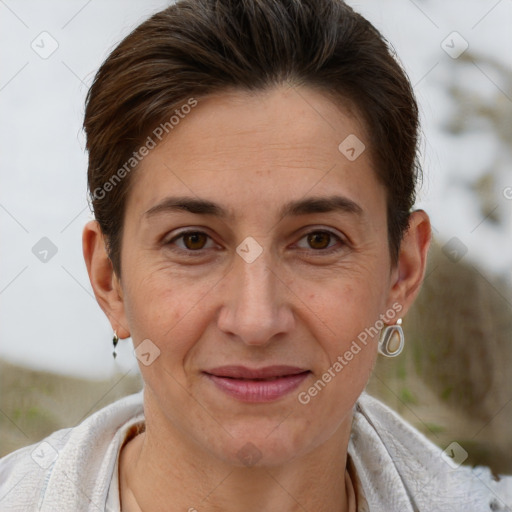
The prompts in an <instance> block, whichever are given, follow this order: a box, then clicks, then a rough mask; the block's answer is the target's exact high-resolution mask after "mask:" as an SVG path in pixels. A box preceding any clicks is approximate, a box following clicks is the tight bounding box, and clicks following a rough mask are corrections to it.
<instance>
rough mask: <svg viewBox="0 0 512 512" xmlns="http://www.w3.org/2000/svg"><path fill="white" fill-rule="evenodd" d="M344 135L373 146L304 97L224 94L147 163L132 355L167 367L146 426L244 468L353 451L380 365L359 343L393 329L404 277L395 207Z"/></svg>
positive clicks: (127, 233)
mask: <svg viewBox="0 0 512 512" xmlns="http://www.w3.org/2000/svg"><path fill="white" fill-rule="evenodd" d="M349 135H355V136H357V138H358V139H360V140H361V141H363V143H364V141H365V140H367V136H366V133H365V129H364V126H363V125H362V124H361V122H360V121H359V120H358V118H357V116H356V115H355V114H354V115H353V114H351V113H350V112H349V111H348V110H345V109H343V110H342V109H340V108H339V107H337V106H336V105H335V104H333V103H332V102H331V101H330V100H329V99H327V98H326V97H325V96H324V95H322V94H321V93H319V92H316V91H313V90H311V89H307V88H298V89H293V88H286V87H279V88H275V89H273V90H269V91H266V92H259V93H257V94H249V93H246V92H230V93H227V92H226V93H223V94H218V95H215V96H211V97H208V98H205V99H202V100H200V101H199V103H198V105H197V107H195V108H194V109H193V110H192V112H190V114H188V115H187V116H186V117H184V118H183V119H182V120H180V123H179V124H178V125H177V126H175V128H174V129H173V131H172V132H171V134H170V136H168V137H167V138H166V139H164V140H163V141H162V143H160V144H159V145H158V146H157V147H156V148H155V149H153V150H152V151H151V152H150V153H149V155H148V156H147V157H146V158H145V159H144V160H143V161H142V162H141V164H140V166H139V168H138V169H137V171H136V172H135V173H134V175H133V176H132V178H133V182H132V186H131V188H130V193H129V196H128V199H127V204H126V216H125V219H124V226H125V227H124V233H123V241H122V247H121V267H122V276H121V279H120V284H119V286H120V295H121V296H122V312H121V314H122V321H123V322H124V324H125V325H127V326H129V329H130V334H131V336H132V338H133V341H134V344H135V346H138V345H139V344H140V343H141V342H142V341H143V340H150V342H151V345H148V347H150V348H151V350H150V352H152V351H153V350H155V348H154V347H155V346H156V347H157V348H158V349H159V351H160V355H159V356H158V357H157V358H156V359H155V360H154V361H153V362H152V363H151V364H149V365H147V366H146V365H145V364H142V363H140V370H141V372H142V375H143V378H144V381H145V385H146V395H145V400H146V415H147V421H148V425H151V424H152V425H153V426H154V428H155V429H161V430H162V431H163V430H165V431H166V432H168V433H171V435H173V436H176V437H179V438H180V440H181V442H182V443H184V444H187V443H190V445H191V446H195V447H196V448H197V447H199V449H201V450H204V451H205V452H207V453H209V454H210V455H212V456H214V457H217V458H219V459H223V460H224V461H227V462H230V463H234V464H240V463H241V462H243V461H242V458H243V457H244V456H245V455H244V454H246V452H247V451H249V452H250V451H251V450H252V451H254V452H255V453H257V455H254V454H253V458H260V457H261V461H262V462H264V463H266V464H270V465H272V464H279V463H282V462H284V461H286V460H289V459H291V458H293V457H297V456H306V455H307V454H308V453H312V452H313V451H314V450H315V449H316V448H319V447H320V446H322V445H325V444H326V443H328V442H330V440H331V439H336V438H337V436H339V435H341V434H340V433H341V432H345V433H346V431H347V428H349V427H347V426H348V425H349V422H350V419H351V409H352V406H353V404H354V402H355V401H356V399H357V397H358V396H359V395H360V393H361V391H362V390H363V388H364V386H365V385H366V382H367V380H368V378H369V375H370V372H371V369H372V367H373V364H374V361H375V357H376V350H377V347H376V343H377V338H376V337H375V338H373V339H372V338H371V337H367V343H366V345H365V344H363V343H361V341H359V343H358V344H357V345H358V346H359V348H360V350H359V351H357V350H356V349H355V348H354V344H353V342H354V341H357V340H358V337H359V340H361V339H362V338H363V337H364V335H362V334H361V333H363V332H365V329H367V328H370V327H372V326H375V325H376V323H377V326H378V327H382V320H380V321H379V319H382V318H383V317H382V316H381V315H385V314H386V312H388V313H389V310H390V309H392V307H393V303H394V301H396V297H395V295H394V289H395V287H394V284H395V281H396V280H397V277H398V273H397V270H396V269H394V268H392V266H391V261H390V255H389V245H388V239H387V220H386V199H385V189H384V187H383V186H382V185H381V183H380V182H379V181H378V179H377V177H376V173H375V169H374V164H373V163H372V159H371V155H370V150H369V148H368V146H367V149H366V150H365V151H363V153H362V154H361V155H360V156H359V157H358V158H356V159H355V160H354V159H353V158H351V159H349V158H347V156H345V154H343V153H342V152H341V151H340V150H339V149H338V146H339V145H340V143H341V142H342V141H344V140H345V139H346V138H347V137H348V136H349ZM348 155H349V156H352V154H351V153H350V152H349V153H348ZM391 318H392V317H391ZM388 323H394V322H388ZM374 331H375V329H374V330H373V331H372V332H374ZM366 332H367V331H366ZM146 343H148V342H146ZM351 347H352V348H351ZM347 351H348V352H351V353H352V357H350V356H348V355H347ZM340 358H341V359H342V360H343V361H344V363H341V360H340ZM336 361H338V363H339V365H341V367H342V368H341V369H340V366H339V365H338V366H337V365H335V362H336ZM283 367H286V368H283ZM329 369H330V371H329ZM251 370H252V371H253V373H251ZM256 370H262V372H260V373H258V372H256ZM326 373H328V374H329V375H330V377H331V378H330V379H329V377H328V376H327V377H326ZM263 378H266V380H262V379H263ZM319 380H320V381H323V383H324V385H323V386H322V385H321V384H318V383H317V385H316V393H315V391H311V389H312V388H314V387H315V382H317V381H319ZM326 381H327V382H326ZM308 397H309V399H308ZM248 443H250V444H248ZM244 450H245V451H244ZM249 456H251V455H249Z"/></svg>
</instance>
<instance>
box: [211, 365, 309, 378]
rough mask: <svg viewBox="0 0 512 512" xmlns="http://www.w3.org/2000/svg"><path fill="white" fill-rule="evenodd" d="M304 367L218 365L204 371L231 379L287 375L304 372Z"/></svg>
mask: <svg viewBox="0 0 512 512" xmlns="http://www.w3.org/2000/svg"><path fill="white" fill-rule="evenodd" d="M306 371H308V370H306V369H304V368H298V367H296V366H284V365H280V366H266V367H265V368H255V369H251V368H247V367H245V366H220V367H218V368H213V369H212V370H208V371H207V372H206V373H209V374H210V375H215V376H216V377H228V378H232V379H251V380H255V379H275V378H278V377H287V376H289V375H297V374H299V373H303V372H306Z"/></svg>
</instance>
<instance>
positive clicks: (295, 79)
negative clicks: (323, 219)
mask: <svg viewBox="0 0 512 512" xmlns="http://www.w3.org/2000/svg"><path fill="white" fill-rule="evenodd" d="M286 82H288V83H290V84H293V85H305V86H310V87H313V88H315V89H317V90H320V91H323V92H324V93H325V94H326V95H328V96H329V97H331V98H333V99H336V98H338V99H339V100H340V101H347V100H348V101H349V102H350V103H351V104H353V105H355V107H356V109H357V111H358V112H360V113H361V114H362V116H363V118H364V120H365V123H366V127H367V131H368V133H369V137H370V141H369V142H370V147H371V151H372V155H374V159H375V162H376V173H377V175H378V177H379V179H380V180H381V182H382V183H383V184H384V186H385V188H386V191H387V222H388V238H389V246H390V253H391V259H392V261H393V263H396V261H397V258H398V252H399V248H400V243H401V240H402V237H403V234H404V232H405V230H406V229H407V226H408V219H409V214H410V211H411V208H412V207H413V205H414V201H415V188H416V183H417V180H418V177H419V174H420V169H419V166H418V165H417V144H418V108H417V104H416V100H415V98H414V94H413V91H412V87H411V85H410V83H409V80H408V78H407V76H406V74H405V73H404V71H403V70H402V68H401V66H400V65H399V63H398V62H397V60H395V58H394V52H393V51H392V50H391V48H390V46H389V45H388V44H387V42H386V40H385V39H384V38H383V37H382V35H381V34H380V33H379V32H378V31H377V30H376V29H375V28H374V27H373V25H371V23H370V22H368V21H367V20H366V19H365V18H363V17H362V16H361V15H359V14H357V13H356V12H354V11H353V10H352V8H350V7H349V6H347V5H346V4H345V3H344V2H343V1H341V0H180V1H178V2H177V3H175V4H173V5H171V6H169V7H168V8H166V9H164V10H163V11H161V12H158V13H157V14H155V15H153V16H152V17H150V18H149V19H148V20H147V21H145V22H143V23H142V24H141V25H139V26H138V27H137V28H136V29H135V30H133V32H131V33H130V34H129V35H128V36H127V37H126V38H125V39H123V41H121V43H120V44H119V45H118V46H117V47H116V48H115V49H114V50H113V51H112V53H111V54H110V55H109V57H108V58H107V59H106V60H105V62H104V63H103V65H102V66H101V67H100V69H99V71H98V73H97V74H96V77H95V79H94V82H93V84H92V86H91V88H90V90H89V92H88V95H87V100H86V111H85V120H84V128H85V132H86V136H87V150H88V152H89V167H88V188H89V194H90V201H91V204H92V209H93V212H94V215H95V218H96V219H97V221H98V222H99V224H100V226H101V230H102V232H103V234H104V235H105V237H106V240H107V250H108V254H109V257H110V259H111V261H112V264H113V268H114V270H115V271H116V273H117V274H118V275H120V272H121V261H120V260H121V258H120V246H121V238H122V232H123V219H124V210H125V203H126V197H127V191H128V190H129V186H130V182H131V179H130V178H131V173H129V172H128V171H129V170H130V169H129V168H127V167H126V162H128V161H130V162H131V163H133V164H136V161H135V160H133V159H134V155H135V152H136V151H137V149H138V148H140V147H141V146H142V145H143V143H144V141H145V140H146V138H147V137H148V135H149V134H150V133H151V131H152V130H154V129H155V127H156V126H158V125H160V124H162V123H164V122H166V121H167V120H169V119H170V117H171V116H172V114H173V112H175V111H176V109H179V108H181V107H182V105H184V104H187V103H189V102H190V100H191V98H194V99H195V98H200V97H201V96H205V95H209V94H212V93H215V92H218V91H222V90H225V89H228V88H229V89H233V88H236V89H241V90H250V91H254V90H264V89H267V88H269V87H271V86H274V85H277V84H280V83H286ZM194 101H195V100H194ZM167 122H168V121H167ZM340 142H341V141H340ZM123 166H124V167H123ZM135 167H136V165H134V166H133V168H135ZM123 168H124V169H125V172H122V171H121V170H122V169H123ZM106 192H108V195H107V194H106Z"/></svg>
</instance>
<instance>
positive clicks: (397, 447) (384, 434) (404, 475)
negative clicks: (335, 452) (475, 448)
mask: <svg viewBox="0 0 512 512" xmlns="http://www.w3.org/2000/svg"><path fill="white" fill-rule="evenodd" d="M349 454H350V456H351V457H352V459H353V462H354V465H355V467H356V470H357V474H358V477H359V479H360V481H361V482H360V483H361V486H362V488H363V489H364V493H365V495H367V499H368V500H369V503H370V502H373V503H374V506H375V508H376V509H377V510H379V506H380V507H382V506H384V503H385V504H386V506H390V504H389V503H388V502H385V500H386V499H387V498H385V496H386V495H388V497H389V495H392V499H393V500H394V501H393V503H392V505H393V507H395V508H393V509H396V510H404V511H405V510H419V511H424V510H436V511H438V512H442V511H447V512H448V511H450V512H457V511H460V512H463V511H464V512H465V511H468V510H475V511H476V510H478V511H481V512H484V511H486V510H487V511H508V510H510V509H509V508H507V507H511V506H512V476H499V477H494V476H493V475H492V473H491V471H490V470H489V468H486V467H476V468H472V467H469V466H465V465H464V464H463V462H464V460H465V457H466V455H465V450H464V448H463V447H461V446H460V445H459V444H457V443H452V444H451V445H449V446H448V447H447V449H445V450H444V451H443V450H441V449H440V448H439V447H437V446H436V445H434V444H433V443H432V442H431V441H429V440H428V439H427V438H426V437H425V436H424V435H423V434H422V433H421V432H419V431H417V430H416V429H415V428H413V427H412V426H411V425H410V424H409V423H407V422H406V421H405V420H403V419H402V418H401V417H400V416H399V415H398V414H397V413H395V412H394V411H393V410H391V409H390V408H389V407H387V406H386V405H385V404H383V403H382V402H380V401H379V400H377V399H376V398H374V397H372V396H370V395H368V394H367V393H363V394H362V395H361V396H360V398H359V400H358V401H357V403H356V405H355V408H354V420H353V426H352V434H351V439H350V443H349ZM391 490H392V491H391ZM390 491H391V492H390ZM370 504H371V503H370ZM377 504H378V505H377Z"/></svg>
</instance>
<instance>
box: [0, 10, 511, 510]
mask: <svg viewBox="0 0 512 512" xmlns="http://www.w3.org/2000/svg"><path fill="white" fill-rule="evenodd" d="M84 126H85V130H86V134H87V149H88V152H89V169H88V179H89V190H90V193H91V201H92V206H93V209H94V214H95V219H96V220H94V221H91V222H89V223H88V224H87V225H86V226H85V228H84V232H83V251H84V258H85V262H86V265H87V269H88V273H89V277H90V280H91V284H92V287H93V289H94V292H95V295H96V298H97V300H98V303H99V305H100V306H101V308H102V309H103V311H104V312H105V314H106V315H107V317H108V318H109V320H110V323H111V325H112V329H113V331H114V350H115V346H116V344H117V341H118V340H119V339H125V338H128V337H131V338H132V340H133V342H134V346H135V353H136V355H137V358H138V360H139V367H140V370H141V373H142V377H143V380H144V389H143V391H142V392H141V393H139V394H136V395H133V396H130V397H127V398H124V399H122V400H120V401H118V402H116V403H114V404H112V405H110V406H109V407H106V408H105V409H103V410H101V411H99V412H97V413H96V414H94V415H93V416H91V417H90V418H88V419H86V420H85V421H84V422H83V423H82V424H80V425H79V426H77V427H75V428H73V429H65V430H61V431H58V432H56V433H54V434H52V435H51V436H49V437H48V438H46V439H45V440H43V441H42V442H41V443H38V444H37V445H33V446H30V447H27V448H24V449H21V450H18V451H16V452H14V453H13V454H11V455H9V456H7V457H5V458H4V459H3V460H2V461H1V462H0V482H1V484H0V508H1V510H2V511H3V510H23V511H26V510H43V511H50V510H51V511H55V510H58V511H77V510H109V511H119V510H122V511H123V512H131V511H160V510H162V511H166V512H169V511H170V512H174V511H187V510H188V511H189V512H191V511H196V510H197V511H207V510H211V511H213V510H223V511H232V510H233V511H234V510H251V511H260V510H265V511H274V510H281V511H282V510H286V511H292V510H308V511H345V512H353V511H356V510H357V511H359V512H361V511H368V510H370V511H372V512H374V511H400V512H402V511H450V512H452V511H464V512H466V511H478V512H480V511H485V510H510V507H511V504H512V484H511V479H510V478H509V477H503V478H501V479H500V480H499V481H496V480H495V479H493V478H492V477H491V474H490V472H489V470H488V469H486V468H477V469H471V468H469V467H465V466H462V465H460V462H461V460H459V459H460V457H459V455H460V454H458V453H456V452H457V449H456V447H455V448H454V450H452V452H453V455H452V454H448V456H446V455H445V454H443V453H442V452H441V450H440V449H438V448H437V447H435V446H434V445H433V444H431V443H430V442H429V441H428V440H426V438H424V437H423V436H422V435H421V434H420V433H418V432H416V431H415V430H414V429H413V428H412V427H410V426H409V425H408V424H406V423H405V422H404V421H403V420H401V419H400V418H399V417H398V416H397V415H396V414H395V413H393V412H392V411H391V410H390V409H388V408H387V407H386V406H384V405H383V404H381V403H380V402H378V401H377V400H375V399H373V398H371V397H370V396H368V395H367V394H366V393H365V392H364V389H365V386H366V383H367V381H368V378H369V376H370V373H371V371H372V368H373V366H374V364H375V360H376V357H377V352H378V351H379V352H380V353H381V354H383V355H384V356H394V355H398V353H399V352H400V351H401V349H402V346H403V343H404V339H403V333H402V331H401V327H400V322H401V319H402V318H403V317H404V316H405V315H406V314H407V311H408V310H409V308H410V306H411V304H412V302H413V301H414V299H415V297H416V295H417V294H418V291H419V288H420V285H421V282H422V279H423V276H424V271H425V262H426V256H427V251H428V246H429V242H430V234H431V232H430V224H429V219H428V216H427V214H426V213H425V212H423V211H420V210H416V211H412V207H413V204H414V198H415V185H416V182H417V179H418V172H419V171H418V168H417V165H416V146H417V134H418V113H417V105H416V102H415V99H414V96H413V93H412V89H411V86H410V84H409V82H408V80H407V77H406V76H405V74H404V72H403V71H402V70H401V68H400V66H399V65H398V64H397V63H396V61H395V60H394V59H393V56H392V55H391V53H390V50H389V48H388V46H387V45H386V43H385V42H384V41H383V39H382V37H381V36H380V34H379V33H378V32H377V31H376V29H375V28H374V27H373V26H372V25H371V24H370V23H369V22H368V21H366V20H365V19H364V18H362V17H361V16H360V15H358V14H356V13H355V12H353V11H352V10H351V9H350V8H349V7H348V6H346V5H345V4H344V3H342V2H341V1H338V0H301V1H299V0H296V1H290V0H288V1H287V0H279V1H278V0H216V1H213V0H183V1H180V2H178V3H177V4H175V5H172V6H171V7H169V8H167V9H166V10H164V11H162V12H160V13H158V14H156V15H154V16H153V17H152V18H150V19H149V20H148V21H146V22H144V23H143V24H142V25H140V26H139V27H138V28H136V29H135V30H134V31H133V32H132V33H131V34H130V35H129V36H128V37H127V38H125V39H124V40H123V41H122V42H121V43H120V44H119V46H118V47H117V48H116V49H115V50H114V51H113V52H112V54H111V55H110V56H109V57H108V58H107V60H106V61H105V63H104V64H103V65H102V67H101V68H100V70H99V72H98V74H97V75H96V78H95V81H94V83H93V85H92V87H91V89H90V91H89V94H88V98H87V107H86V113H85V123H84ZM114 353H115V352H114ZM507 506H508V508H507Z"/></svg>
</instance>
